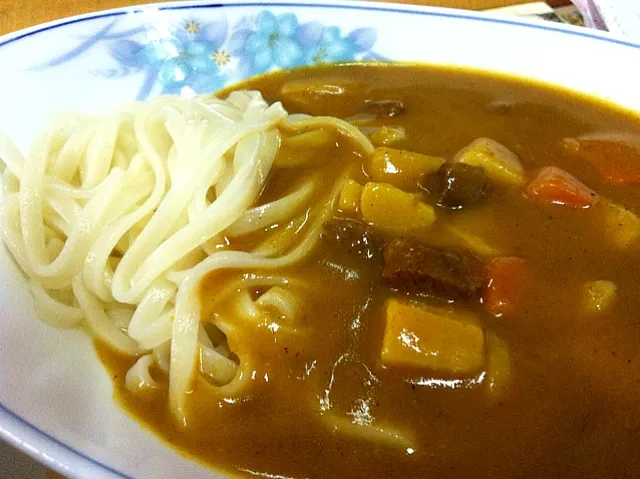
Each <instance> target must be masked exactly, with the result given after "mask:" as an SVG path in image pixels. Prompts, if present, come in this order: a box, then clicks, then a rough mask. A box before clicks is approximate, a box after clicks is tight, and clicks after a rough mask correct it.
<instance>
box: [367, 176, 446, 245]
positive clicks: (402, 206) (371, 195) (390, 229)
mask: <svg viewBox="0 0 640 479" xmlns="http://www.w3.org/2000/svg"><path fill="white" fill-rule="evenodd" d="M360 210H361V211H362V216H363V217H364V219H365V220H366V221H367V222H369V223H370V224H372V225H374V226H375V227H376V228H378V229H380V230H382V231H385V232H387V233H390V234H395V235H398V234H404V235H412V234H417V233H420V232H423V231H425V230H426V229H428V228H429V227H430V226H431V224H432V223H433V221H434V220H435V217H436V215H435V212H434V211H433V208H432V207H431V206H429V205H427V204H425V203H423V202H421V201H420V200H419V199H417V198H416V197H415V196H414V195H412V194H410V193H407V192H406V191H402V190H401V189H399V188H396V187H395V186H392V185H389V184H386V183H372V182H369V183H367V184H366V185H364V188H363V189H362V195H361V196H360Z"/></svg>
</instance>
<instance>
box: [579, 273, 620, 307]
mask: <svg viewBox="0 0 640 479" xmlns="http://www.w3.org/2000/svg"><path fill="white" fill-rule="evenodd" d="M617 289H618V287H617V286H616V284H615V283H613V282H612V281H605V280H599V281H590V282H588V283H586V284H585V285H584V292H583V307H584V311H585V312H587V313H597V312H599V311H604V310H605V309H607V308H609V307H610V306H611V304H612V303H613V301H614V300H615V298H616V291H617Z"/></svg>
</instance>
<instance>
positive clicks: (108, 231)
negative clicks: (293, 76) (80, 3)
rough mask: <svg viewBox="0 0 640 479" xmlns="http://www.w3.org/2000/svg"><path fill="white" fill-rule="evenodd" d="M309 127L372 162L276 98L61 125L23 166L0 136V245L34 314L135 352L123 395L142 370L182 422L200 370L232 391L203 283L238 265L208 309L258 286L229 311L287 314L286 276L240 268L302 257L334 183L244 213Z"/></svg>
mask: <svg viewBox="0 0 640 479" xmlns="http://www.w3.org/2000/svg"><path fill="white" fill-rule="evenodd" d="M319 128H324V129H332V130H334V131H336V132H337V133H338V134H340V135H343V136H346V137H349V138H350V139H351V140H353V141H354V143H356V144H357V145H358V148H359V149H360V150H361V151H362V152H363V153H370V152H371V151H372V146H371V144H370V143H369V141H368V140H367V139H366V137H364V135H362V133H360V132H359V130H358V129H357V128H355V127H353V126H352V125H350V124H348V123H346V122H343V121H341V120H337V119H334V118H325V117H319V118H311V117H302V116H295V117H294V116H291V117H289V116H288V114H287V112H286V111H285V110H284V108H283V107H282V105H281V104H280V103H275V104H272V105H268V104H267V103H266V102H265V100H264V99H263V98H262V96H261V95H260V94H259V93H257V92H249V91H238V92H234V93H231V94H230V95H229V97H228V98H227V99H226V100H221V99H218V98H215V97H202V98H194V99H185V98H179V97H173V96H164V97H159V98H157V99H154V100H151V101H149V102H146V103H138V104H133V105H128V106H125V107H122V108H120V109H118V110H116V111H114V112H112V113H110V114H108V115H106V116H104V117H88V116H83V115H67V116H60V117H58V118H55V119H54V121H52V123H51V124H50V126H49V127H48V128H47V129H46V131H45V132H44V133H42V134H41V135H40V136H39V137H38V138H37V139H36V140H35V142H34V143H33V147H32V150H31V151H30V153H29V155H28V156H26V157H25V156H23V155H22V154H21V153H20V152H19V151H18V149H17V148H16V147H15V146H14V145H13V144H12V143H11V142H10V141H9V140H8V139H7V138H6V137H0V158H1V160H2V163H3V164H4V166H5V168H4V172H3V202H2V221H3V227H2V235H3V239H4V241H5V244H6V246H7V247H8V249H9V251H10V252H11V254H12V255H13V257H14V258H15V260H16V262H17V263H18V265H19V266H20V268H21V269H22V270H23V271H24V273H25V274H26V276H27V277H28V282H29V286H30V288H31V291H32V293H33V297H34V299H35V304H36V308H37V311H38V313H39V315H40V316H41V317H42V318H43V319H44V320H45V321H47V322H48V323H50V324H51V325H53V326H57V327H62V328H70V327H76V326H79V325H83V324H86V325H87V326H88V327H89V328H90V330H91V331H92V332H93V334H94V335H95V336H96V337H98V338H99V339H100V340H102V341H104V342H105V343H107V344H109V345H110V346H111V347H113V348H115V349H117V350H119V351H121V352H123V353H126V354H129V355H134V356H138V357H139V359H138V360H137V362H136V363H135V365H134V366H133V367H132V368H131V369H130V370H129V372H128V374H127V377H126V385H127V387H128V388H130V389H132V390H137V391H144V390H146V389H149V388H154V387H156V383H155V381H154V380H153V378H152V377H151V375H150V372H149V369H150V367H152V366H153V365H155V366H157V367H158V368H160V369H162V370H164V371H166V372H167V373H168V374H169V402H170V409H171V411H172V413H173V414H174V416H175V418H176V419H177V420H178V421H180V422H182V423H186V412H185V402H186V395H187V393H188V391H189V389H190V387H191V386H190V385H191V382H192V380H193V378H194V375H195V374H196V372H197V371H198V370H199V371H201V372H202V374H204V375H205V376H206V377H208V378H210V379H211V380H212V381H213V382H214V383H215V384H217V385H219V386H220V387H237V385H234V384H233V383H234V382H238V381H241V380H242V372H241V371H240V372H239V371H238V369H239V368H238V361H237V357H236V355H235V354H234V352H232V351H231V350H230V349H229V345H228V344H227V342H226V341H225V334H224V331H222V330H220V329H219V328H217V327H210V326H211V325H210V324H208V325H207V326H208V328H207V329H205V328H204V327H203V324H202V321H201V304H200V300H199V296H198V294H199V287H200V283H201V281H202V280H203V278H204V277H206V276H207V275H209V274H211V273H212V271H215V270H223V269H233V270H242V272H244V273H245V274H244V275H241V276H239V278H238V280H236V281H235V282H233V281H232V282H231V283H229V284H221V285H220V291H219V294H218V295H217V296H216V297H217V298H218V299H217V300H221V298H224V297H225V296H227V295H230V294H231V293H232V292H234V291H237V290H238V288H239V287H241V286H244V288H245V289H244V291H245V292H246V287H247V286H251V285H253V286H256V285H259V286H260V287H263V288H265V287H268V288H269V289H268V290H267V291H266V292H265V293H264V294H263V295H262V296H261V297H260V298H258V299H257V300H255V301H254V299H253V298H251V297H250V295H248V293H247V294H244V295H242V294H238V295H236V296H234V298H236V299H235V300H236V301H237V302H238V305H237V309H238V310H239V311H241V312H242V314H245V315H249V316H251V315H253V316H255V315H259V314H261V311H263V310H264V309H269V308H271V309H275V310H278V311H279V312H280V313H281V315H282V316H283V317H290V316H295V314H296V297H295V294H294V293H293V292H292V291H291V290H290V289H288V287H289V286H290V284H291V283H292V282H295V279H293V278H285V277H279V276H276V275H273V276H271V275H265V274H263V273H261V274H248V273H246V272H247V271H252V270H260V271H262V272H264V271H268V270H275V269H279V268H282V267H285V266H288V265H291V264H293V263H295V262H297V261H300V260H302V259H303V258H305V257H306V256H307V255H308V254H309V253H310V251H311V250H312V249H313V247H314V245H315V244H316V242H317V240H318V238H319V236H320V229H321V227H322V224H323V223H324V222H325V221H326V220H327V219H328V218H329V217H330V215H331V211H332V204H333V201H334V199H335V198H336V196H337V194H338V192H339V191H340V188H341V186H342V184H343V182H344V177H342V178H338V180H337V181H336V183H335V185H334V187H333V188H332V189H331V191H325V192H323V193H322V195H321V196H320V198H323V199H322V200H321V201H318V202H313V204H311V202H310V198H311V197H312V195H313V194H315V193H316V191H315V190H316V189H317V185H316V184H315V183H314V182H313V181H307V182H302V184H300V185H297V186H296V187H295V188H294V189H293V190H292V191H291V192H290V193H289V194H287V195H284V196H282V197H281V198H278V199H276V200H274V201H272V202H270V203H267V204H263V205H259V206H255V204H256V200H257V199H258V197H259V195H260V193H261V191H262V189H263V187H264V186H265V182H266V181H267V178H268V175H269V172H270V170H271V169H272V168H273V167H274V159H275V158H276V153H277V151H278V148H279V146H280V143H281V141H282V138H283V133H286V135H287V137H292V136H293V137H295V136H296V135H297V134H298V133H300V136H302V135H304V134H308V133H309V132H310V131H313V130H316V129H319ZM302 210H304V211H306V213H305V214H302V215H300V212H301V211H302ZM310 212H311V214H309V213H310ZM307 219H309V221H307ZM288 221H290V222H291V228H289V230H287V229H285V231H284V232H278V233H274V235H275V234H279V235H280V236H278V237H277V238H276V239H277V241H276V240H272V241H269V238H267V240H266V241H265V242H263V243H261V244H259V245H258V246H257V247H256V248H255V250H252V251H237V250H233V249H231V248H230V247H229V243H228V241H227V240H228V238H233V237H234V236H238V235H244V234H248V233H251V232H254V231H257V230H260V229H264V228H265V227H268V226H269V225H273V224H277V223H281V222H288ZM294 229H295V232H296V234H295V235H293V234H289V235H288V236H287V234H286V233H287V231H293V230H294ZM283 233H285V234H283ZM227 327H229V325H228V324H227ZM223 329H224V328H223Z"/></svg>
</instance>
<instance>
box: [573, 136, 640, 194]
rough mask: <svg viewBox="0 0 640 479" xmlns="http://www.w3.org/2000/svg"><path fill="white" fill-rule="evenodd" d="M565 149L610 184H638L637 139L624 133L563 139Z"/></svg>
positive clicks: (639, 143)
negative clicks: (583, 161) (586, 163)
mask: <svg viewBox="0 0 640 479" xmlns="http://www.w3.org/2000/svg"><path fill="white" fill-rule="evenodd" d="M564 145H565V149H566V150H567V151H569V152H570V153H572V154H574V155H576V156H578V157H579V158H582V159H584V160H586V161H588V162H589V163H590V164H591V166H593V168H594V169H595V170H596V171H597V172H598V173H599V174H600V176H602V178H604V179H605V180H606V181H607V182H608V183H609V184H612V185H638V184H640V140H639V139H638V138H631V137H629V136H628V135H624V134H608V135H607V134H602V135H589V136H584V137H580V138H578V139H567V140H565V143H564Z"/></svg>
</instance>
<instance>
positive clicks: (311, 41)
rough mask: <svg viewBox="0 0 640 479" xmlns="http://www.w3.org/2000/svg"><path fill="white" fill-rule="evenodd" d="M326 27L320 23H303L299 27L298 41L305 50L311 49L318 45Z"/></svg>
mask: <svg viewBox="0 0 640 479" xmlns="http://www.w3.org/2000/svg"><path fill="white" fill-rule="evenodd" d="M323 30H324V27H323V26H322V24H321V23H320V22H309V23H303V24H302V25H300V26H299V27H298V31H297V32H296V39H297V40H298V43H300V46H301V47H303V48H311V47H314V46H316V45H317V44H318V42H319V41H320V39H321V38H322V32H323Z"/></svg>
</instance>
